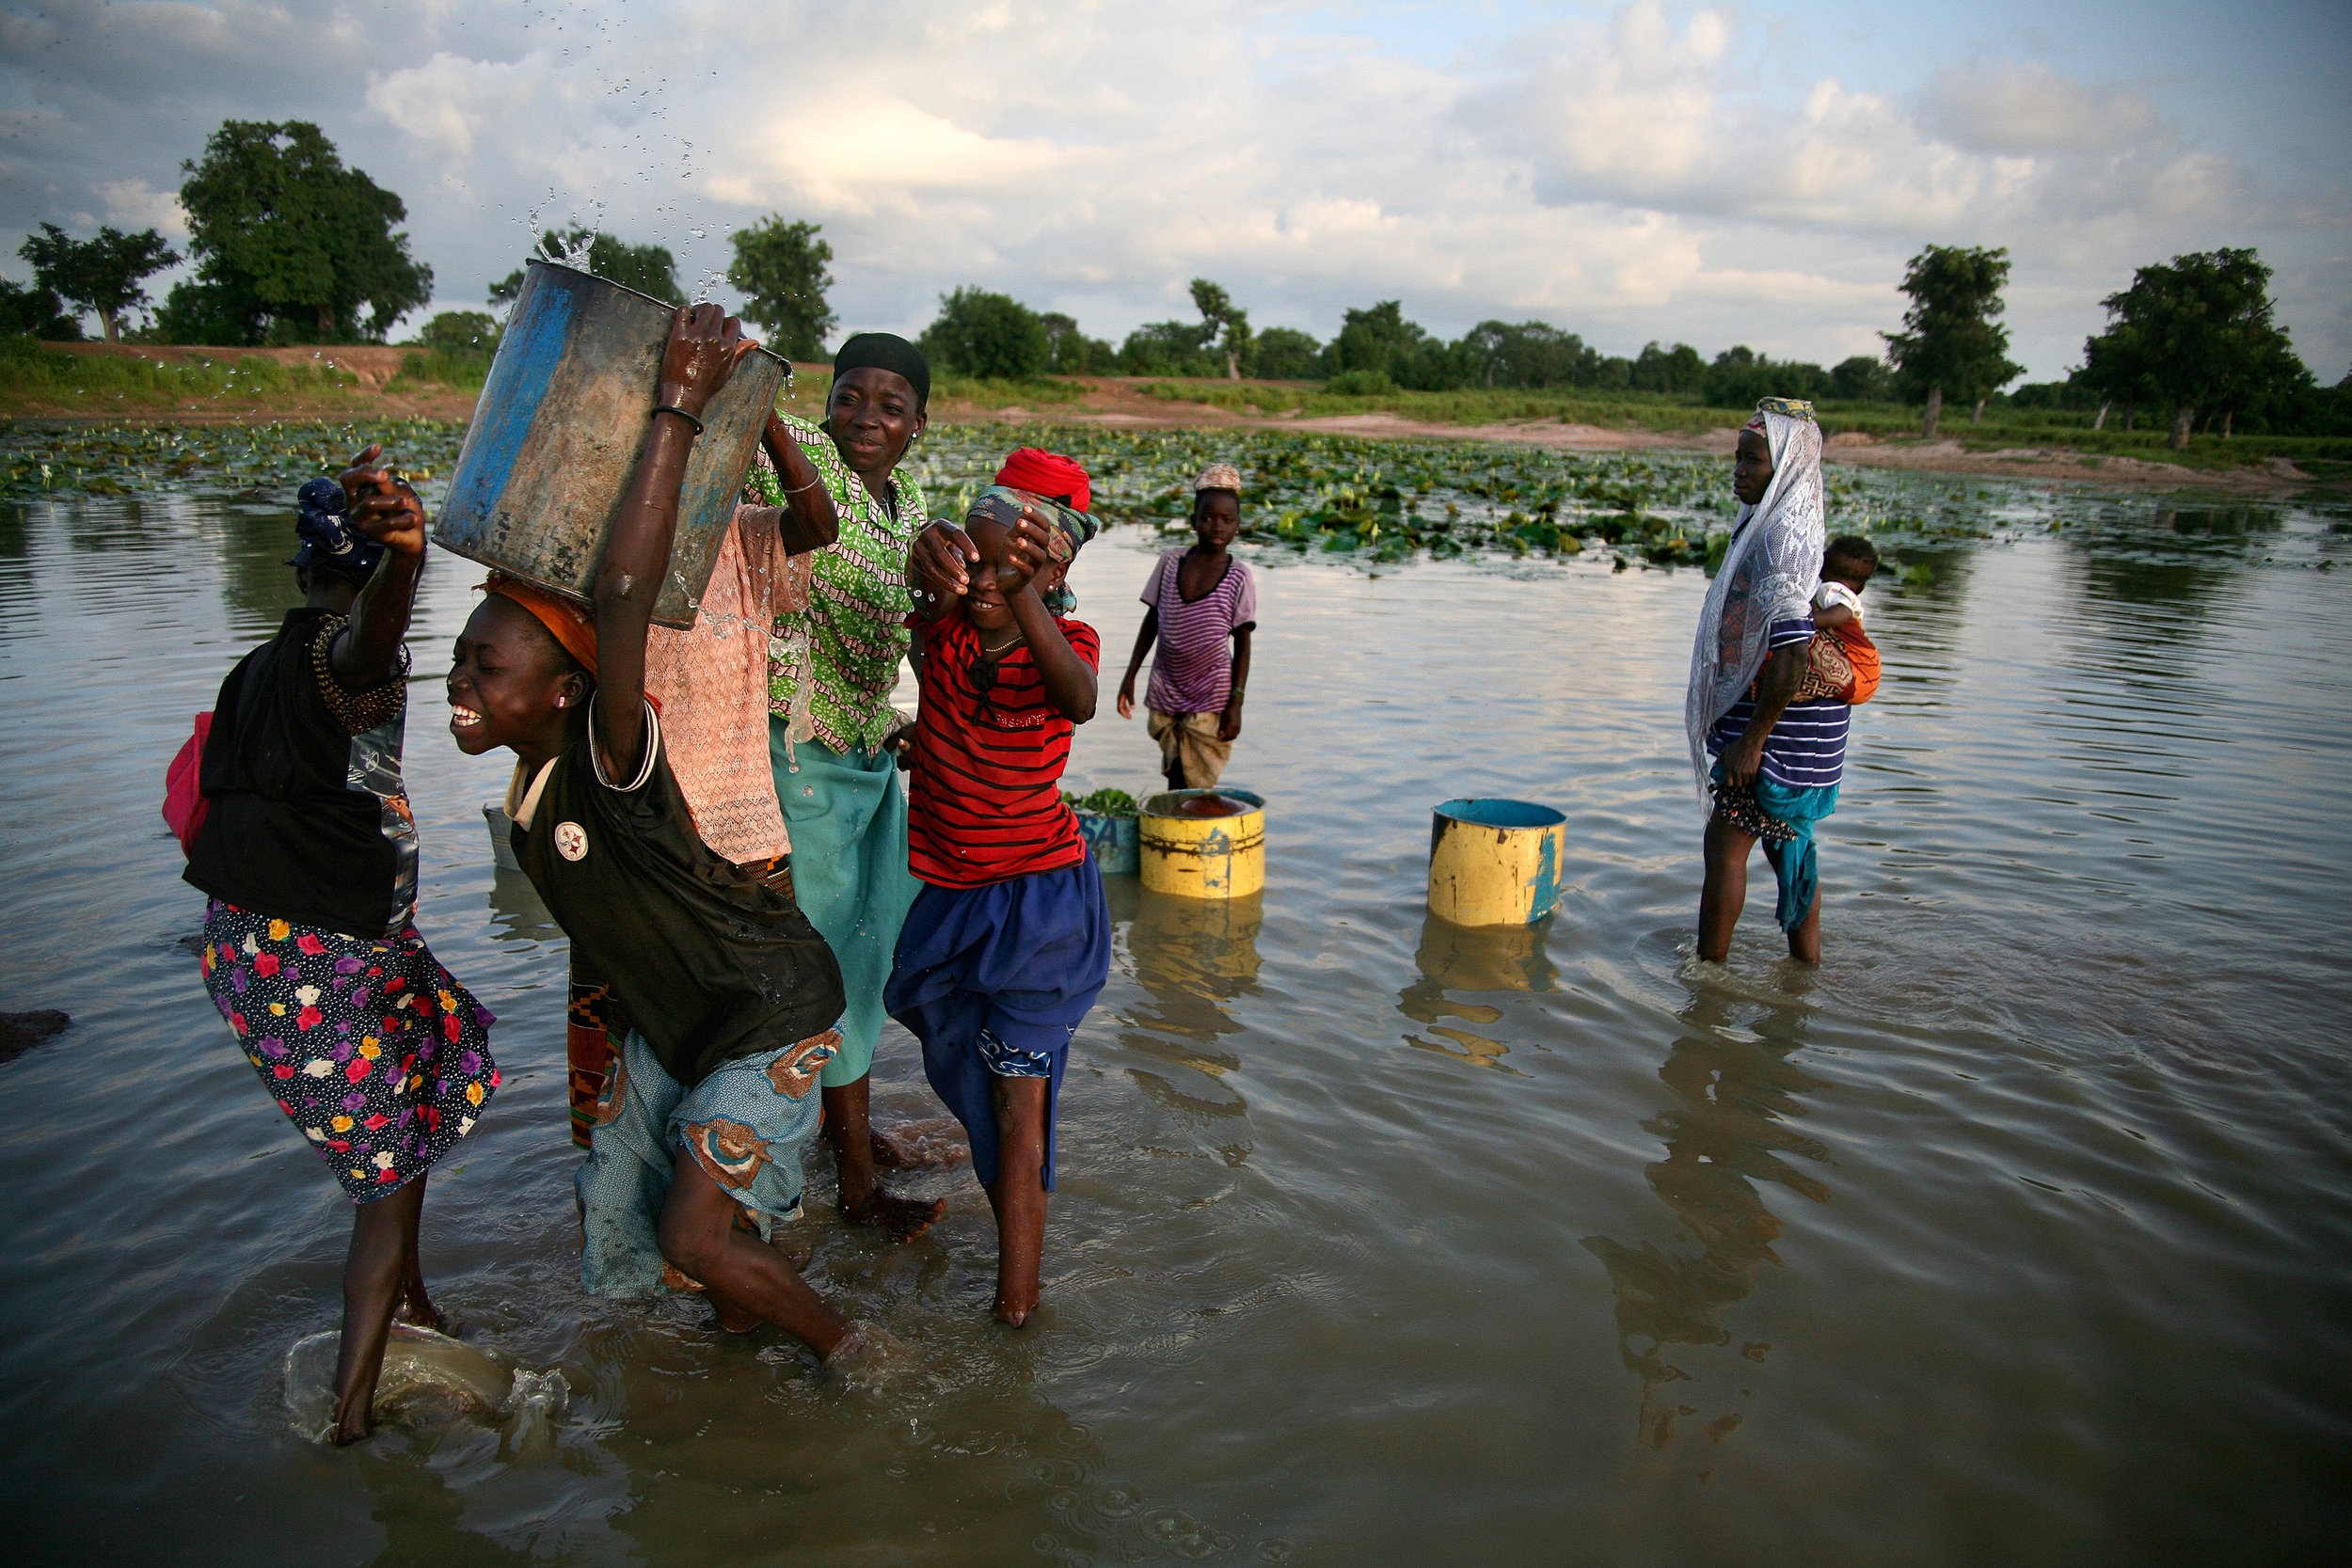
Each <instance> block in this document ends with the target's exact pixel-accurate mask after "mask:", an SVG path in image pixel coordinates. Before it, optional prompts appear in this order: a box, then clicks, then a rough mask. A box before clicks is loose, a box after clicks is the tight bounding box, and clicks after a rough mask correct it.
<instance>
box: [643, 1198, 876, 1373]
mask: <svg viewBox="0 0 2352 1568" xmlns="http://www.w3.org/2000/svg"><path fill="white" fill-rule="evenodd" d="M738 1209H739V1206H738V1205H737V1203H736V1201H735V1199H734V1198H732V1197H730V1196H727V1194H726V1191H725V1189H723V1188H722V1187H721V1186H720V1185H719V1184H718V1183H717V1182H716V1181H713V1180H711V1179H710V1175H709V1173H708V1172H707V1171H706V1170H704V1169H703V1168H702V1166H700V1165H699V1164H695V1163H694V1159H693V1157H692V1156H691V1155H686V1154H681V1156H680V1157H679V1159H678V1163H677V1170H676V1172H675V1175H674V1176H673V1177H672V1178H671V1181H670V1196H669V1198H668V1200H667V1201H665V1202H664V1203H663V1204H662V1207H661V1227H660V1235H659V1239H660V1244H661V1256H662V1257H664V1258H666V1259H669V1260H670V1263H671V1264H672V1266H673V1267H675V1268H676V1269H678V1270H679V1271H681V1272H682V1273H685V1274H688V1275H691V1276H693V1277H694V1278H695V1279H697V1280H700V1281H701V1282H702V1283H703V1284H704V1285H705V1286H707V1287H708V1289H709V1291H710V1300H711V1304H712V1305H713V1306H714V1307H717V1308H718V1311H719V1321H720V1323H721V1324H722V1325H723V1326H726V1327H729V1328H734V1327H735V1325H736V1324H737V1323H741V1321H742V1319H743V1318H744V1317H745V1316H746V1315H750V1316H753V1317H756V1318H759V1319H764V1320H765V1321H767V1322H769V1323H774V1324H775V1325H776V1326H777V1327H778V1328H781V1329H783V1330H784V1331H785V1332H786V1333H787V1334H789V1335H791V1336H793V1337H794V1338H797V1339H799V1340H801V1341H802V1342H803V1344H805V1345H807V1346H808V1348H809V1349H811V1350H813V1351H815V1352H816V1353H817V1354H818V1355H820V1356H825V1355H831V1354H833V1352H834V1347H836V1346H838V1345H839V1344H840V1343H841V1341H842V1339H843V1338H846V1337H847V1336H848V1334H849V1332H850V1322H849V1320H848V1319H847V1318H844V1317H843V1316H842V1315H841V1314H840V1313H838V1312H836V1311H834V1309H833V1308H832V1307H828V1306H826V1305H825V1301H824V1298H823V1297H821V1296H819V1295H818V1293H817V1292H816V1291H812V1290H810V1289H809V1288H808V1285H807V1282H806V1281H804V1280H803V1279H802V1278H801V1276H800V1275H798V1274H796V1273H794V1272H793V1269H792V1265H791V1264H789V1263H787V1262H786V1261H785V1260H784V1255H783V1254H782V1253H779V1252H778V1251H777V1250H776V1249H775V1248H774V1247H771V1246H770V1245H769V1244H768V1243H765V1242H763V1241H761V1240H760V1239H759V1237H758V1235H757V1234H756V1233H754V1232H750V1231H744V1230H739V1229H737V1228H736V1225H735V1219H736V1214H737V1212H738ZM730 1320H732V1321H730Z"/></svg>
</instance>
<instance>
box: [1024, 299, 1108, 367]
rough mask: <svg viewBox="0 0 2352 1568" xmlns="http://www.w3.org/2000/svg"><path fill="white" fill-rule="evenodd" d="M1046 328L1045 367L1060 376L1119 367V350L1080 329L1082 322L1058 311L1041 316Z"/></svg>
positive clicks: (1047, 312) (1049, 311) (1040, 321)
mask: <svg viewBox="0 0 2352 1568" xmlns="http://www.w3.org/2000/svg"><path fill="white" fill-rule="evenodd" d="M1037 320H1038V325H1040V326H1042V327H1043V328H1044V329H1045V368H1046V369H1047V370H1048V371H1051V372H1053V373H1055V374H1056V375H1086V374H1089V373H1100V372H1105V371H1110V370H1115V369H1117V368H1118V364H1117V362H1118V359H1119V351H1118V350H1117V349H1115V348H1113V347H1111V345H1110V344H1108V343H1106V342H1104V341H1103V340H1102V339H1100V338H1089V337H1088V336H1087V335H1086V334H1085V333H1083V332H1081V331H1079V330H1078V319H1077V318H1076V317H1075V316H1066V315H1064V314H1062V313H1061V312H1060V311H1058V310H1048V311H1046V312H1045V313H1044V314H1043V315H1041V316H1040V317H1038V319H1037Z"/></svg>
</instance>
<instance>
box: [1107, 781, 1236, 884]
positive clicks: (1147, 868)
mask: <svg viewBox="0 0 2352 1568" xmlns="http://www.w3.org/2000/svg"><path fill="white" fill-rule="evenodd" d="M1203 797H1219V798H1222V799H1224V800H1231V801H1232V802H1233V803H1234V804H1235V805H1238V806H1241V807H1244V808H1245V809H1244V810H1243V811H1241V812H1239V813H1237V814H1235V815H1234V816H1186V815H1185V814H1184V805H1185V803H1186V802H1187V801H1191V800H1200V799H1202V798H1203ZM1136 828H1137V830H1138V836H1139V838H1140V840H1141V845H1140V848H1141V852H1142V861H1143V867H1142V875H1143V885H1144V887H1145V888H1146V889H1147V890H1148V891H1150V892H1152V893H1168V894H1173V895H1176V896H1177V897H1179V898H1238V897H1241V896H1243V895H1246V894H1251V893H1256V892H1258V891H1259V890H1260V889H1262V888H1263V887H1264V886H1265V801H1264V800H1263V799H1262V798H1260V797H1258V796H1256V795H1252V794H1251V793H1250V792H1249V791H1248V790H1246V789H1228V788H1225V787H1223V786H1222V785H1220V786H1218V787H1217V788H1216V789H1171V790H1167V791H1164V792H1163V793H1161V794H1158V795H1154V796H1152V798H1151V799H1150V800H1146V801H1144V802H1143V805H1142V806H1141V808H1140V809H1139V811H1138V814H1137V817H1136Z"/></svg>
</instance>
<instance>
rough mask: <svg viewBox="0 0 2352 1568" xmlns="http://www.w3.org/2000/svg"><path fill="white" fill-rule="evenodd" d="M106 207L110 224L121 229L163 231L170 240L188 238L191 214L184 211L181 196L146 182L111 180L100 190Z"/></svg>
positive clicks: (107, 219) (100, 196)
mask: <svg viewBox="0 0 2352 1568" xmlns="http://www.w3.org/2000/svg"><path fill="white" fill-rule="evenodd" d="M98 195H99V198H100V199H101V200H103V202H104V203H105V204H106V221H107V222H108V223H110V224H112V225H114V226H115V227H116V228H117V229H123V230H133V231H136V230H141V229H153V230H159V231H160V232H161V233H163V234H164V235H165V237H167V238H168V239H185V238H186V237H187V233H188V214H186V213H185V212H183V210H182V209H181V206H180V193H179V192H177V191H159V190H156V189H155V188H154V187H152V186H151V185H150V184H148V182H146V181H144V180H109V181H107V182H105V183H103V184H102V185H100V186H99V187H98Z"/></svg>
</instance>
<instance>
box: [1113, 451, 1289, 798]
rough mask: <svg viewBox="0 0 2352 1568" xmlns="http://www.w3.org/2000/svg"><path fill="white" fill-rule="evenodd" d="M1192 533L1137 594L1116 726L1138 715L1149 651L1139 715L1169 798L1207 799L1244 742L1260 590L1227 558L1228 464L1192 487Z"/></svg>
mask: <svg viewBox="0 0 2352 1568" xmlns="http://www.w3.org/2000/svg"><path fill="white" fill-rule="evenodd" d="M1192 529H1193V532H1194V534H1195V535H1197V536H1198V537H1199V539H1200V543H1199V544H1197V545H1195V546H1192V548H1190V549H1188V550H1183V549H1179V550H1169V551H1168V553H1167V554H1165V555H1163V556H1161V557H1160V560H1159V564H1157V565H1156V566H1154V567H1152V580H1151V581H1149V582H1147V583H1146V584H1144V588H1143V602H1144V603H1145V604H1147V605H1149V606H1150V607H1151V608H1150V610H1147V611H1145V613H1144V617H1143V627H1142V629H1141V630H1139V631H1138V632H1136V651H1135V654H1134V656H1133V657H1130V658H1129V659H1128V660H1127V676H1126V678H1125V679H1124V680H1122V681H1120V683H1119V716H1120V718H1121V719H1132V718H1134V717H1135V712H1136V671H1137V670H1138V669H1140V668H1141V667H1142V665H1143V656H1144V655H1145V654H1147V653H1150V652H1151V651H1152V643H1153V642H1154V641H1157V642H1158V643H1159V645H1160V652H1159V657H1156V658H1154V659H1153V660H1152V685H1151V687H1150V688H1149V689H1148V690H1147V691H1146V692H1145V695H1144V702H1143V705H1144V707H1145V708H1146V709H1148V710H1149V711H1150V713H1151V719H1150V721H1149V723H1148V727H1149V729H1150V731H1151V735H1152V739H1154V740H1156V741H1158V742H1159V743H1160V770H1161V771H1162V772H1164V773H1166V774H1167V775H1168V788H1170V789H1206V788H1208V787H1210V786H1211V785H1212V784H1216V781H1217V779H1218V778H1219V777H1220V776H1222V775H1223V773H1224V771H1225V765H1226V764H1227V763H1228V762H1230V761H1231V760H1232V755H1233V742H1234V740H1236V739H1237V738H1239V736H1240V735H1241V703H1242V694H1243V690H1244V689H1245V688H1246V687H1248V684H1249V634H1250V632H1251V631H1252V630H1254V629H1255V628H1256V626H1257V624H1258V585H1257V583H1256V581H1255V580H1254V579H1253V578H1251V577H1250V575H1249V568H1248V567H1247V566H1245V565H1243V564H1242V563H1241V562H1238V561H1236V560H1234V559H1233V557H1232V555H1231V554H1229V553H1227V546H1230V545H1232V542H1233V536H1234V535H1235V534H1237V533H1239V532H1240V531H1241V474H1240V472H1239V470H1237V469H1235V468H1234V467H1232V465H1231V464H1228V463H1216V464H1212V465H1211V466H1210V467H1206V468H1203V469H1202V470H1201V471H1200V478H1198V479H1196V480H1194V481H1193V482H1192Z"/></svg>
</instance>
